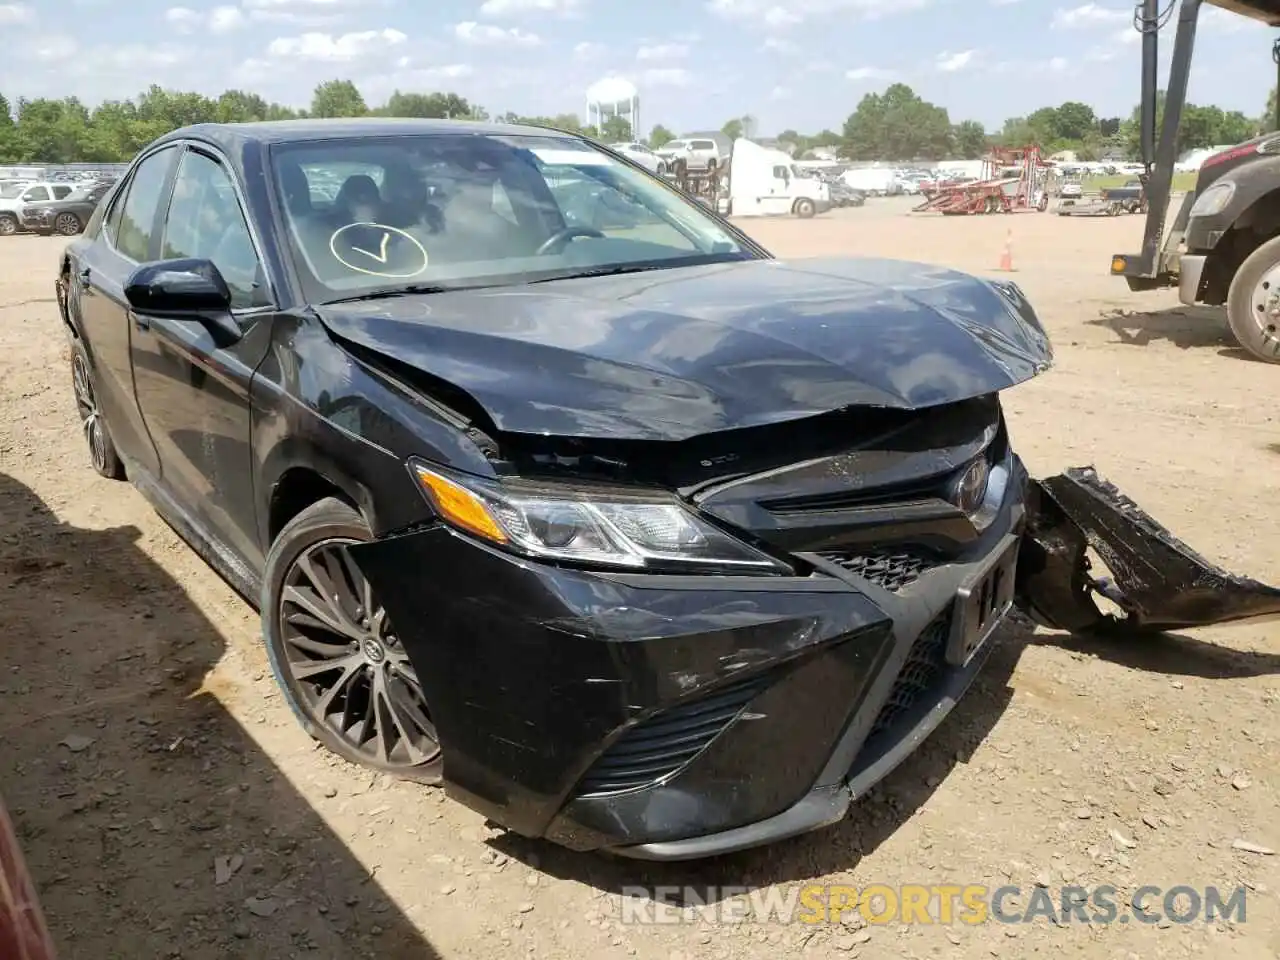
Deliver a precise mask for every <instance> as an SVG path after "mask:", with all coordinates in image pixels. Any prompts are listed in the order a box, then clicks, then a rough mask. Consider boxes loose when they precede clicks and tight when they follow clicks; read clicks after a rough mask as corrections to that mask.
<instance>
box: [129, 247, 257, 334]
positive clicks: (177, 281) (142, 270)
mask: <svg viewBox="0 0 1280 960" xmlns="http://www.w3.org/2000/svg"><path fill="white" fill-rule="evenodd" d="M124 296H125V299H126V300H128V301H129V306H131V307H132V308H133V309H134V310H136V311H137V312H138V313H141V314H150V315H153V316H162V317H173V318H175V319H190V320H196V321H198V322H200V323H202V324H204V326H205V327H207V328H208V329H209V332H210V333H212V334H213V335H214V337H215V339H217V340H218V341H219V344H218V345H219V346H229V345H230V344H231V343H235V342H236V341H237V340H239V339H240V335H241V330H240V325H239V324H237V323H236V321H235V318H234V317H232V316H231V289H230V288H229V287H228V286H227V281H226V280H225V279H223V277H222V274H221V273H220V272H219V271H218V268H217V267H216V266H214V265H213V263H212V262H211V261H209V260H200V259H195V258H191V259H181V260H160V261H157V262H155V263H144V264H143V265H142V266H140V267H138V268H137V269H136V270H134V271H133V273H131V274H130V275H129V278H128V279H127V280H126V281H125V285H124Z"/></svg>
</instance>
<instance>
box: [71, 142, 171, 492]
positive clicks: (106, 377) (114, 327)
mask: <svg viewBox="0 0 1280 960" xmlns="http://www.w3.org/2000/svg"><path fill="white" fill-rule="evenodd" d="M177 156H178V150H177V148H176V147H172V146H169V147H164V148H162V149H160V150H157V151H156V152H154V153H152V154H150V155H149V156H147V157H146V158H144V159H143V160H142V161H141V162H140V163H138V164H137V165H136V166H135V167H134V169H133V171H132V173H131V174H130V175H129V179H128V180H127V181H126V182H125V183H124V184H122V185H121V188H120V190H119V191H117V192H116V193H115V195H114V197H113V199H112V202H111V208H110V210H109V211H107V216H106V217H105V218H104V220H103V223H102V229H101V230H100V231H99V232H98V235H97V236H96V237H94V238H92V239H90V240H89V241H88V242H86V243H84V244H76V245H74V246H73V248H72V249H73V251H75V252H74V253H73V262H72V267H71V285H70V290H69V296H70V298H71V302H72V304H73V307H74V309H75V310H76V312H77V314H78V315H79V319H80V329H81V332H82V333H83V335H84V339H85V345H86V348H87V349H88V352H89V356H90V359H91V360H92V361H93V367H94V376H95V380H96V384H95V386H96V388H97V389H96V393H97V398H98V405H99V406H100V407H101V409H102V412H103V414H104V415H105V416H106V421H107V426H108V428H109V429H110V431H111V439H112V441H113V442H114V443H115V446H116V449H117V450H118V451H119V452H120V454H121V456H122V457H123V458H124V459H125V461H126V467H129V468H133V469H136V468H137V467H142V468H143V469H144V470H146V471H147V472H148V473H151V474H155V473H156V472H157V470H158V467H159V460H158V458H157V456H156V450H155V447H154V446H153V445H152V443H151V438H150V437H149V436H148V435H147V431H146V427H145V426H144V425H143V422H142V413H141V411H140V410H139V409H138V403H137V398H136V397H135V395H134V389H133V365H132V361H131V358H130V356H129V337H130V327H131V326H132V324H133V319H132V312H131V311H130V309H129V304H128V302H127V301H126V300H125V297H124V286H125V281H126V280H127V279H128V277H129V274H130V273H132V272H133V270H134V269H135V268H136V267H137V266H138V264H140V263H143V262H145V261H146V260H147V259H149V248H150V243H151V236H152V233H153V232H154V227H155V222H156V219H157V217H158V215H159V212H160V205H161V201H162V200H163V199H164V198H165V197H166V196H167V193H168V190H169V187H170V183H171V179H172V176H173V171H174V165H175V161H176V160H177Z"/></svg>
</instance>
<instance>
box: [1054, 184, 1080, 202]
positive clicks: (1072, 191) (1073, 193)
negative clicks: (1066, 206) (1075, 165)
mask: <svg viewBox="0 0 1280 960" xmlns="http://www.w3.org/2000/svg"><path fill="white" fill-rule="evenodd" d="M1058 196H1060V197H1067V198H1070V199H1073V200H1076V199H1079V198H1080V197H1082V196H1084V184H1082V183H1081V182H1080V181H1079V180H1067V181H1064V182H1063V184H1062V186H1061V187H1060V188H1059V189H1058Z"/></svg>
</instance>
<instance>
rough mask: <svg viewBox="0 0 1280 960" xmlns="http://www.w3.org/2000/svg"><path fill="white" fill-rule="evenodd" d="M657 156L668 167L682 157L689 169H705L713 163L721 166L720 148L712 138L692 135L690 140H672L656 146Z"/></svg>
mask: <svg viewBox="0 0 1280 960" xmlns="http://www.w3.org/2000/svg"><path fill="white" fill-rule="evenodd" d="M657 153H658V156H659V157H661V158H662V159H663V161H664V162H665V163H666V164H667V166H668V167H672V166H674V165H675V162H676V160H679V159H683V160H684V162H685V166H686V168H687V169H689V170H706V169H707V168H708V167H710V166H711V165H712V164H713V163H714V164H715V165H716V166H722V165H723V164H722V162H721V161H722V159H723V158H722V157H721V156H720V148H719V147H717V146H716V142H715V141H714V140H704V139H702V138H701V137H694V138H693V139H690V140H672V141H671V142H670V143H667V144H664V145H663V146H661V147H659V148H658V151H657Z"/></svg>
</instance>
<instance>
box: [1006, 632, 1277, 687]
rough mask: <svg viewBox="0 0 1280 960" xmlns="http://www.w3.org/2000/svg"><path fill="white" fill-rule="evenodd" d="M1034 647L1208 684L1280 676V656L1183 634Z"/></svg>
mask: <svg viewBox="0 0 1280 960" xmlns="http://www.w3.org/2000/svg"><path fill="white" fill-rule="evenodd" d="M1031 645H1033V646H1039V645H1050V646H1055V647H1059V648H1061V649H1063V650H1069V651H1071V652H1073V653H1081V654H1085V655H1086V656H1091V657H1096V658H1097V659H1099V660H1106V661H1108V662H1109V663H1114V664H1118V665H1120V666H1123V667H1129V668H1130V669H1133V670H1143V671H1146V672H1148V673H1159V674H1167V675H1169V676H1179V677H1200V678H1202V679H1205V680H1236V679H1241V678H1245V677H1268V676H1280V654H1275V653H1263V652H1261V651H1253V650H1234V649H1232V648H1230V647H1224V646H1220V645H1219V644H1215V643H1212V642H1210V641H1207V640H1200V639H1198V638H1196V637H1191V636H1188V635H1186V634H1182V633H1155V634H1134V635H1132V636H1125V635H1123V634H1118V633H1115V632H1110V633H1078V634H1072V633H1052V634H1037V635H1036V636H1034V637H1032V638H1031Z"/></svg>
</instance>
